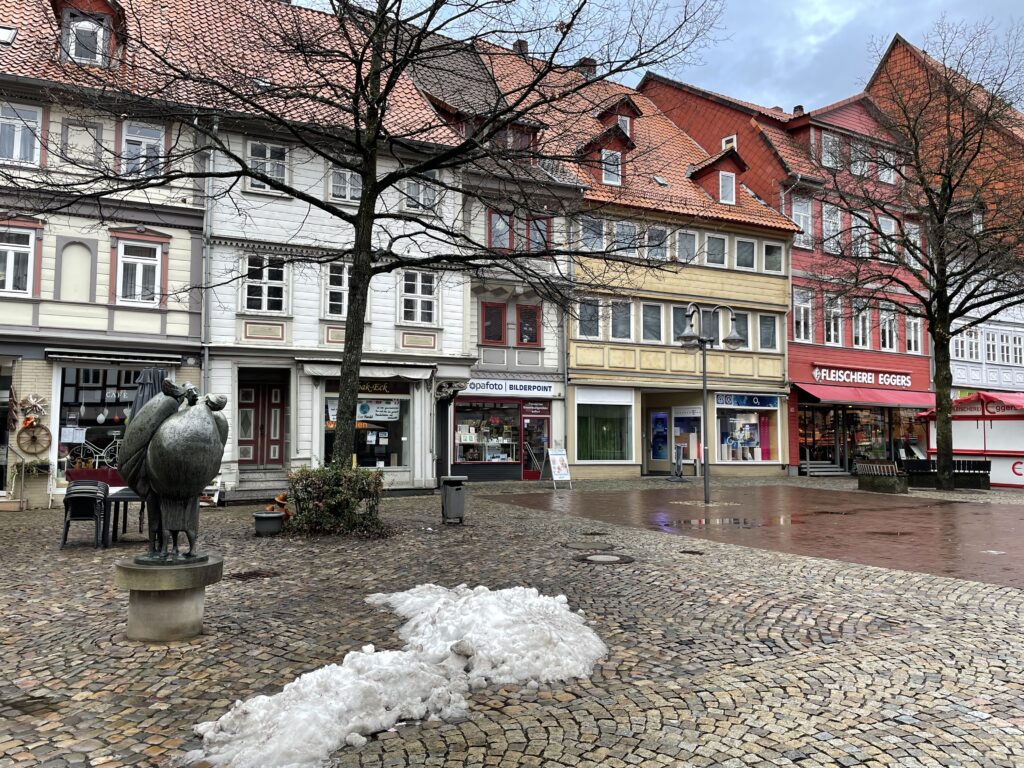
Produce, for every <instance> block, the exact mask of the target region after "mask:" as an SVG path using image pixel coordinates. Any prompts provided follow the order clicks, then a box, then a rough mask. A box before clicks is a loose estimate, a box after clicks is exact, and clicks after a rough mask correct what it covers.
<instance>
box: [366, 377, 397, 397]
mask: <svg viewBox="0 0 1024 768" xmlns="http://www.w3.org/2000/svg"><path fill="white" fill-rule="evenodd" d="M359 394H361V395H408V394H409V382H408V381H380V380H374V379H360V380H359Z"/></svg>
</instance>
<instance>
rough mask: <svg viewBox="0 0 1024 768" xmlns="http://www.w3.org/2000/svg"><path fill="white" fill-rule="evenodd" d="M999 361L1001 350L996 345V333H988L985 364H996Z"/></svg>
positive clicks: (986, 335) (986, 334) (986, 336)
mask: <svg viewBox="0 0 1024 768" xmlns="http://www.w3.org/2000/svg"><path fill="white" fill-rule="evenodd" d="M998 361H999V349H998V346H997V344H996V334H995V332H994V331H988V332H986V333H985V362H986V363H995V362H998Z"/></svg>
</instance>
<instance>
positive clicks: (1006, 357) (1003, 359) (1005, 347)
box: [999, 331, 1013, 365]
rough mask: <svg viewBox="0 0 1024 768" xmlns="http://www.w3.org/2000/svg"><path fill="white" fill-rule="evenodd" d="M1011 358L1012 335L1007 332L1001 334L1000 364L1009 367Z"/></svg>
mask: <svg viewBox="0 0 1024 768" xmlns="http://www.w3.org/2000/svg"><path fill="white" fill-rule="evenodd" d="M1012 359H1013V358H1012V357H1011V353H1010V334H1009V333H1006V332H1005V331H1000V333H999V362H1000V363H1001V364H1003V365H1009V364H1010V360H1012Z"/></svg>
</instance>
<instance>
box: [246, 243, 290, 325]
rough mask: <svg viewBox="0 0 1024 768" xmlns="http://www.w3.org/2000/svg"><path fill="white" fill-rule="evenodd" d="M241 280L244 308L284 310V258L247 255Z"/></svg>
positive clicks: (272, 310)
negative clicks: (243, 276) (243, 277)
mask: <svg viewBox="0 0 1024 768" xmlns="http://www.w3.org/2000/svg"><path fill="white" fill-rule="evenodd" d="M246 266H247V269H246V273H245V279H244V280H243V281H242V282H243V290H244V295H245V309H246V310H249V311H252V312H284V298H285V297H284V292H285V291H284V289H285V270H284V260H283V259H278V258H274V257H271V256H249V257H248V259H247V260H246Z"/></svg>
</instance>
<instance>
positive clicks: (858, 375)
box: [811, 365, 911, 389]
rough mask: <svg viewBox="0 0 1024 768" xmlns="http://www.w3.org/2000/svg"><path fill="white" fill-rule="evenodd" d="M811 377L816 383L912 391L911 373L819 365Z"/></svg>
mask: <svg viewBox="0 0 1024 768" xmlns="http://www.w3.org/2000/svg"><path fill="white" fill-rule="evenodd" d="M811 375H812V376H813V377H814V380H815V381H820V382H829V383H833V382H834V383H836V384H878V385H879V386H882V387H901V388H903V389H910V386H911V380H910V374H909V373H890V372H888V371H884V372H883V371H860V370H853V369H851V368H832V367H828V366H824V365H818V366H815V367H814V369H813V370H812V371H811Z"/></svg>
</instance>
